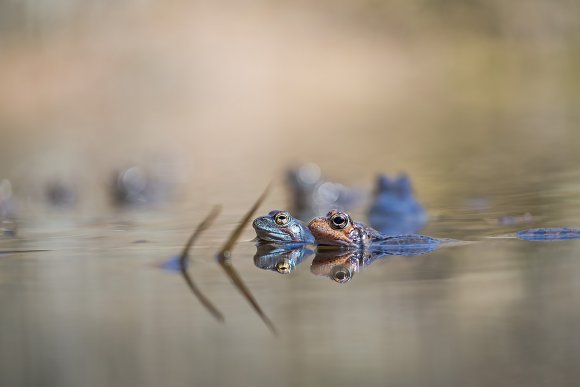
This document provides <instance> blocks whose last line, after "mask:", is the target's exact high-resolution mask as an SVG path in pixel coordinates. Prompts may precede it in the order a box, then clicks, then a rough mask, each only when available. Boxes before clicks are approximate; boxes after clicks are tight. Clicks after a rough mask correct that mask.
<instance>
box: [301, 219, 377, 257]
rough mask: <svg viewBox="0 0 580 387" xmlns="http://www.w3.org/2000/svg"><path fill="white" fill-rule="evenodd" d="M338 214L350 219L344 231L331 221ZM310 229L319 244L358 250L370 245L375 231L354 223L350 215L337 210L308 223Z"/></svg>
mask: <svg viewBox="0 0 580 387" xmlns="http://www.w3.org/2000/svg"><path fill="white" fill-rule="evenodd" d="M338 214H343V215H344V216H346V217H347V218H348V224H347V225H346V227H344V228H342V229H340V228H337V227H336V226H334V225H333V224H332V221H331V219H332V217H333V216H335V215H338ZM308 228H309V229H310V232H311V233H312V235H313V236H314V238H315V239H316V242H317V243H318V244H322V245H331V246H344V247H358V248H361V247H365V246H367V245H368V244H370V242H371V240H372V234H373V231H374V230H371V229H369V228H368V227H366V226H365V225H363V224H360V223H355V222H353V221H352V219H351V217H350V215H348V214H346V213H341V212H339V211H337V210H332V211H330V212H329V213H328V214H327V215H326V216H324V217H319V218H314V219H312V220H311V221H310V223H308ZM374 232H375V233H376V231H374Z"/></svg>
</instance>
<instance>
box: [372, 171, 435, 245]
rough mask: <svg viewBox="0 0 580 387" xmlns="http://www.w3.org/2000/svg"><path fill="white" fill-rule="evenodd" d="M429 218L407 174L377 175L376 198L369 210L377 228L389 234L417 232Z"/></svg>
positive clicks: (373, 223) (374, 226)
mask: <svg viewBox="0 0 580 387" xmlns="http://www.w3.org/2000/svg"><path fill="white" fill-rule="evenodd" d="M427 218H428V217H427V213H426V211H425V209H424V208H423V206H422V205H421V204H420V203H419V202H418V201H417V199H416V198H415V194H414V193H413V188H412V186H411V181H410V180H409V177H408V176H407V175H405V174H400V175H399V176H397V177H394V178H392V179H391V178H389V177H388V176H386V175H379V176H378V177H377V182H376V188H375V198H374V200H373V203H372V205H371V207H370V208H369V212H368V219H369V224H370V225H371V226H372V227H373V228H375V229H377V230H379V231H380V232H381V233H383V234H389V235H396V234H407V233H414V232H417V231H418V230H420V229H421V228H423V227H424V226H425V224H426V223H427V220H428V219H427Z"/></svg>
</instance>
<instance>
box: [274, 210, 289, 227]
mask: <svg viewBox="0 0 580 387" xmlns="http://www.w3.org/2000/svg"><path fill="white" fill-rule="evenodd" d="M289 221H290V214H288V213H287V212H278V213H277V214H276V215H275V216H274V222H276V224H277V225H278V226H285V225H287V224H288V222H289Z"/></svg>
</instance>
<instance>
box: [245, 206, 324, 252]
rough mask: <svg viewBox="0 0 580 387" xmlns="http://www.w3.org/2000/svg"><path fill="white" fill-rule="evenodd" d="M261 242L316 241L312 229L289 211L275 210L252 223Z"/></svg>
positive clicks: (306, 242) (305, 242)
mask: <svg viewBox="0 0 580 387" xmlns="http://www.w3.org/2000/svg"><path fill="white" fill-rule="evenodd" d="M252 226H253V227H254V230H255V231H256V235H257V238H258V242H261V243H303V244H310V243H314V237H313V236H312V234H311V233H310V230H308V228H307V227H306V226H305V225H304V224H303V223H302V222H301V221H299V220H298V219H296V218H294V217H293V216H292V215H290V213H289V212H287V211H280V210H273V211H270V212H269V213H268V215H266V216H260V217H258V218H256V219H255V220H254V222H253V223H252Z"/></svg>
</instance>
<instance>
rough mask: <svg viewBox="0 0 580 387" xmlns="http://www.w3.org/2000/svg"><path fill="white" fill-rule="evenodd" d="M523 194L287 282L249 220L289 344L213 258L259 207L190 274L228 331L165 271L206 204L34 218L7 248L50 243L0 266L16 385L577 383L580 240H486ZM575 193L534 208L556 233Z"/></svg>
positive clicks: (211, 243)
mask: <svg viewBox="0 0 580 387" xmlns="http://www.w3.org/2000/svg"><path fill="white" fill-rule="evenodd" d="M566 180H567V178H565V177H564V178H561V179H558V181H559V182H561V183H564V182H565V181H566ZM506 189H507V188H506ZM500 191H501V190H500ZM548 192H550V190H546V191H545V192H536V193H535V194H537V195H539V196H542V195H547V193H548ZM258 193H259V191H258ZM275 195H276V193H274V196H275ZM499 197H500V195H498V196H497V198H494V197H489V196H487V197H486V200H485V202H487V203H494V202H495V200H496V199H498V198H499ZM501 197H502V198H503V200H505V202H508V200H507V198H506V197H505V196H501ZM511 197H512V199H513V203H514V206H513V207H510V206H504V205H500V206H495V205H490V206H491V207H492V208H488V209H485V210H473V209H470V208H469V203H470V202H469V201H468V202H467V204H466V203H464V202H459V203H450V204H449V205H448V206H447V208H448V209H446V208H445V207H443V208H441V209H433V208H431V211H435V212H437V210H438V211H439V212H440V219H439V220H437V219H436V220H434V221H432V222H431V223H430V225H429V227H428V228H427V230H425V232H426V233H428V234H429V235H436V236H440V237H454V238H458V237H461V238H462V239H464V240H473V241H474V243H471V244H465V245H459V246H451V247H444V248H441V249H439V250H437V251H433V252H430V253H428V254H425V255H419V256H413V257H400V256H392V257H385V258H380V259H378V260H376V261H374V262H373V263H372V264H371V265H369V266H367V267H364V268H363V269H361V270H360V271H358V272H356V273H355V274H354V275H353V278H352V279H351V281H349V282H347V283H344V284H338V283H336V282H333V281H331V280H330V279H329V278H328V277H325V276H319V275H315V274H314V273H313V272H312V271H311V268H310V265H311V260H312V258H306V259H305V260H304V261H303V262H302V263H301V264H300V265H298V266H297V267H296V269H295V271H294V272H293V273H291V274H290V275H279V274H277V273H274V272H271V271H268V270H260V269H258V268H257V267H255V266H254V263H253V256H254V254H255V251H256V248H255V246H254V244H253V242H251V241H250V239H251V238H252V237H253V234H252V231H251V227H248V228H247V229H246V232H245V233H244V234H243V236H242V242H240V243H239V244H238V246H236V248H235V249H234V251H233V256H232V263H233V266H234V267H235V269H236V270H237V271H238V273H239V274H240V275H241V277H242V278H243V280H244V281H245V283H246V284H247V286H248V287H249V288H250V289H251V291H252V292H253V294H254V296H255V298H256V299H257V301H258V302H259V304H260V305H261V307H262V308H263V310H264V312H265V313H266V314H267V316H268V317H269V318H270V319H271V320H272V322H273V323H274V325H275V326H276V328H277V330H278V332H279V334H278V336H277V337H276V336H274V335H272V333H271V332H270V331H269V330H268V329H267V327H266V326H265V325H264V324H263V322H262V321H261V320H260V318H259V317H258V316H257V315H256V314H255V313H254V312H253V310H252V308H251V307H250V305H249V304H248V303H247V302H246V300H245V299H244V298H243V297H242V296H241V295H240V293H238V292H237V291H236V289H235V288H234V287H233V286H232V283H231V282H230V280H229V279H228V278H227V276H226V275H225V274H224V272H223V271H222V270H221V269H220V267H219V266H218V265H217V263H216V262H215V260H214V258H213V257H214V255H215V253H216V251H217V250H218V248H219V246H220V245H221V244H222V243H223V242H224V241H225V239H226V237H227V236H228V235H229V233H230V232H231V231H232V229H233V228H234V226H235V225H236V223H237V222H236V220H234V219H232V218H239V217H240V215H241V213H243V212H244V211H245V210H246V209H247V208H241V207H240V208H238V211H237V212H239V214H238V213H237V212H236V211H232V210H230V209H228V208H227V207H226V208H225V209H224V212H223V213H222V215H221V217H220V218H218V220H217V222H216V224H215V225H214V226H213V227H212V228H211V229H210V230H209V231H207V232H206V233H205V234H204V235H202V237H201V238H200V240H199V242H198V244H197V246H195V247H194V248H193V250H192V259H193V264H192V265H191V267H190V273H191V275H192V277H193V278H194V280H195V281H196V283H197V284H198V285H199V287H200V288H201V289H202V291H203V292H204V293H205V294H206V296H208V297H209V298H210V299H211V300H212V301H213V302H214V303H215V305H216V306H217V307H218V308H219V309H220V311H221V312H222V313H223V314H224V316H225V322H224V323H219V322H217V321H216V320H215V319H214V318H213V317H212V316H211V315H210V314H209V313H207V311H206V310H205V309H204V308H203V307H202V306H201V304H200V303H199V302H198V301H197V300H196V299H195V298H194V297H193V295H192V294H191V293H190V291H189V289H188V288H187V287H186V285H185V283H184V281H183V279H182V277H181V276H180V275H179V274H177V273H175V272H171V271H167V270H163V269H161V268H160V265H161V264H162V263H163V262H164V261H165V260H166V259H167V258H168V257H170V256H171V255H175V254H178V253H179V252H180V249H181V247H182V245H183V243H184V242H185V241H186V240H187V238H188V235H189V233H190V232H191V230H192V229H193V227H194V225H195V223H197V222H199V221H200V220H201V218H202V217H203V216H205V212H207V211H208V210H209V208H207V209H205V208H204V209H198V210H195V211H190V212H189V213H182V214H177V213H174V212H171V211H167V212H164V211H156V212H150V213H145V214H142V213H141V214H139V213H138V212H137V213H132V212H129V213H125V214H120V215H118V216H117V217H112V218H110V219H109V220H108V221H106V222H102V223H98V224H85V225H78V226H76V227H74V228H73V227H71V226H68V228H67V226H66V222H65V221H64V220H61V223H60V227H57V226H53V228H52V229H50V230H48V231H45V232H44V233H42V229H41V228H40V227H39V228H36V229H35V228H33V227H30V228H28V229H27V228H26V227H23V228H22V229H21V230H20V233H21V235H27V234H29V235H32V237H30V238H24V239H22V240H18V241H14V240H10V239H7V240H4V241H3V243H2V247H3V248H8V247H10V248H18V249H35V248H43V249H49V250H50V251H47V252H33V253H22V254H12V255H5V256H2V257H1V258H0V305H2V314H1V315H0V328H1V329H0V344H1V345H0V359H2V361H1V362H0V375H1V377H0V378H1V380H2V385H6V386H15V385H31V386H32V385H54V386H76V385H83V386H102V385H109V386H113V385H115V386H126V385H143V386H149V385H150V386H157V385H160V384H170V385H175V386H181V385H183V386H185V385H235V386H246V385H247V386H253V385H281V386H294V385H307V386H309V385H311V386H318V385H341V386H342V385H344V386H347V385H352V384H354V383H364V384H365V385H371V386H374V385H376V386H379V385H380V386H383V385H403V386H407V385H408V386H417V385H429V386H433V385H441V386H449V385H465V384H469V385H477V386H488V385H513V383H517V384H522V385H523V384H525V385H530V386H545V385H561V386H563V385H574V384H575V381H577V380H580V379H579V378H580V371H579V370H578V368H577V367H576V364H577V354H578V353H580V352H579V351H580V341H578V340H577V339H576V336H577V335H576V330H577V329H576V327H577V326H578V323H580V312H579V311H578V310H577V308H575V307H574V305H576V304H577V303H578V302H579V301H580V262H579V261H578V258H577V252H578V251H579V249H580V240H568V241H558V242H532V241H521V240H516V239H486V238H484V236H486V235H498V234H502V233H503V234H505V233H506V232H509V231H512V230H514V229H517V228H518V227H520V226H509V227H502V226H499V225H496V224H490V223H489V222H486V221H485V220H484V219H486V218H488V217H490V216H493V215H494V214H495V213H496V212H497V213H512V214H515V213H517V212H513V211H509V209H510V208H516V209H517V208H520V206H521V200H525V197H524V198H522V199H520V198H518V196H517V195H513V196H511ZM573 198H574V194H573V193H569V194H565V195H564V194H562V195H558V200H557V201H555V202H548V203H547V204H543V203H542V204H539V205H536V206H534V205H527V206H525V207H526V211H529V212H530V213H532V214H543V215H545V216H547V217H548V218H549V220H546V221H543V222H540V223H539V224H540V225H541V226H543V225H549V224H551V223H556V220H555V217H556V215H555V214H558V208H559V207H560V205H559V203H560V202H561V201H563V202H567V201H572V200H573ZM276 200H277V199H275V197H273V198H271V199H270V200H269V201H270V202H271V201H276ZM498 200H499V199H498ZM250 204H251V201H249V202H248V203H247V206H246V207H249V205H250ZM544 206H548V208H554V210H553V212H554V213H555V214H552V213H551V212H548V211H545V210H543V207H544ZM550 206H551V207H550ZM461 208H463V209H461ZM267 210H269V207H266V206H263V207H262V209H261V210H260V212H261V213H265V212H266V211H267ZM514 211H515V210H514ZM360 212H362V211H360ZM572 212H573V211H572ZM233 214H234V215H233ZM550 215H551V216H550ZM445 216H446V217H445ZM570 222H571V218H570V217H568V218H567V219H565V220H563V221H561V223H562V224H565V225H568V224H569V223H570ZM55 223H56V224H59V223H58V222H56V221H55ZM521 227H524V228H525V227H528V225H523V226H521ZM313 271H315V270H313Z"/></svg>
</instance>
